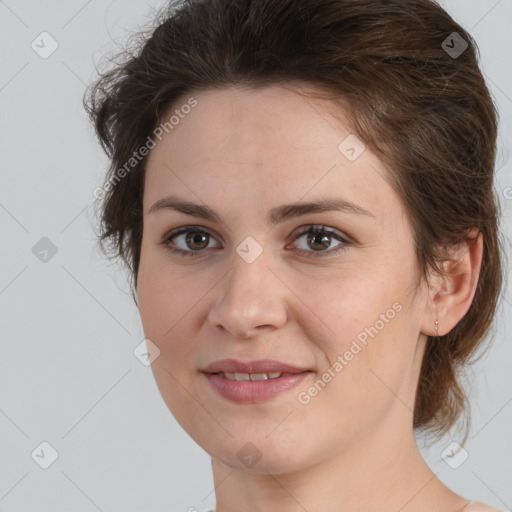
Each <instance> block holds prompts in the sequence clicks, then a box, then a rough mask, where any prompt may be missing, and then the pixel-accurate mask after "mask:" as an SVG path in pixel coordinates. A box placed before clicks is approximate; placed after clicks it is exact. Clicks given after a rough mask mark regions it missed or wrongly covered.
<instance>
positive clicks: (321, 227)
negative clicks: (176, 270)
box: [159, 224, 354, 258]
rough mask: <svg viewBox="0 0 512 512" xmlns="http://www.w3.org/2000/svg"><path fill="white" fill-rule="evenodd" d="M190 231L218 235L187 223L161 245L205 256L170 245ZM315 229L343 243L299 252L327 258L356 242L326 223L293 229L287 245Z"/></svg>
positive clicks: (173, 232) (193, 254)
mask: <svg viewBox="0 0 512 512" xmlns="http://www.w3.org/2000/svg"><path fill="white" fill-rule="evenodd" d="M190 231H197V232H202V233H206V234H207V235H208V236H210V238H213V239H215V237H217V236H218V235H217V234H216V233H215V231H214V230H212V229H210V228H206V227H204V226H196V225H186V226H181V227H178V228H176V229H173V230H171V231H169V232H167V233H166V234H165V235H164V236H163V239H162V241H161V242H159V243H160V244H161V245H163V246H164V247H165V248H166V249H168V250H169V251H171V252H172V253H175V254H181V255H187V256H191V257H201V256H203V255H204V254H205V253H206V252H207V251H206V249H202V250H198V251H192V250H184V249H180V248H175V247H170V243H171V239H172V238H175V237H176V236H179V235H182V234H185V233H188V232H190ZM212 231H213V233H215V235H212ZM314 231H318V232H321V233H325V234H327V235H330V236H332V237H333V238H334V239H336V240H338V241H339V242H340V243H341V245H340V246H336V247H335V248H333V249H328V250H325V251H307V250H304V249H299V250H298V251H299V253H301V254H303V253H306V254H309V255H310V256H312V257H314V258H316V257H325V258H327V257H329V256H333V255H337V254H338V253H340V252H343V251H344V250H346V248H347V247H348V246H351V245H353V244H354V242H353V240H352V237H350V236H349V235H347V234H346V233H344V232H343V231H340V230H338V229H336V228H332V227H330V226H327V225H326V224H304V225H302V226H299V227H298V228H296V229H295V230H294V231H293V233H292V234H291V235H290V236H289V237H288V238H290V237H292V240H291V242H290V243H288V244H287V245H286V247H288V246H290V245H291V244H293V243H294V242H296V241H297V240H298V239H299V238H301V237H302V236H303V235H305V234H307V233H311V232H314ZM219 238H221V239H222V237H219Z"/></svg>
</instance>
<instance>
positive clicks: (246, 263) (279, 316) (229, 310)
mask: <svg viewBox="0 0 512 512" xmlns="http://www.w3.org/2000/svg"><path fill="white" fill-rule="evenodd" d="M243 249H247V247H244V244H243V243H242V244H240V246H239V247H238V248H237V253H234V254H233V263H232V267H231V270H230V272H228V274H227V276H226V278H225V279H224V280H223V284H222V285H221V287H220V288H219V290H220V292H219V295H218V297H217V299H216V301H215V303H214V305H213V306H212V308H211V310H210V314H209V320H210V323H211V325H212V326H213V327H215V328H219V327H222V328H224V329H225V330H227V331H229V332H231V333H232V334H233V335H234V336H236V337H239V338H246V337H249V336H250V335H251V334H252V333H253V331H254V330H255V329H257V328H258V327H262V326H266V327H268V326H271V327H274V328H278V327H280V326H282V325H283V324H284V323H285V322H286V306H285V303H284V296H283V289H282V286H283V284H282V283H281V282H280V281H279V279H277V278H276V276H275V275H274V273H273V272H272V271H271V270H270V268H269V266H270V262H269V261H268V258H266V257H265V254H264V253H262V254H260V255H259V256H258V257H257V258H256V259H254V260H252V261H251V258H247V257H246V254H247V253H244V252H243ZM240 252H241V254H242V255H240V254H239V253H240Z"/></svg>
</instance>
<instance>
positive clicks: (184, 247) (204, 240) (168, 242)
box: [161, 227, 214, 257]
mask: <svg viewBox="0 0 512 512" xmlns="http://www.w3.org/2000/svg"><path fill="white" fill-rule="evenodd" d="M212 240H214V238H213V237H212V236H211V235H210V233H208V232H207V231H205V230H204V229H199V228H193V227H188V228H181V229H179V230H175V231H171V232H170V233H168V234H167V235H166V236H165V238H164V239H163V240H162V242H161V244H162V245H164V246H165V247H166V248H167V249H168V250H169V251H171V252H173V253H175V254H182V255H186V256H192V257H194V256H202V255H203V254H206V251H205V250H204V249H207V248H208V246H209V244H210V242H211V241H212Z"/></svg>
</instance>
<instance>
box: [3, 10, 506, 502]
mask: <svg viewBox="0 0 512 512" xmlns="http://www.w3.org/2000/svg"><path fill="white" fill-rule="evenodd" d="M162 5H163V3H162V2H161V1H156V0H151V1H149V0H139V1H135V0H112V1H102V0H89V1H86V0H69V1H66V2H64V1H61V2H57V1H47V2H36V1H35V0H31V1H28V0H18V1H15V0H5V1H3V0H0V37H1V48H2V53H1V59H2V60H1V62H2V65H1V67H0V108H1V116H0V147H1V152H0V155H1V157H2V159H1V164H0V165H1V171H0V233H1V250H0V261H1V265H0V330H1V344H2V345H1V348H2V350H1V357H0V512H6V511H10V512H14V511H24V512H31V511H33V512H35V511H37V512H50V511H51V512H63V511H69V510H73V511H77V512H78V511H83V512H93V511H97V510H99V511H103V512H121V511H122V512H134V511H142V510H143V511H145V512H150V511H154V512H160V511H168V512H175V511H182V512H185V511H187V510H188V509H189V507H195V508H196V509H198V510H199V511H204V510H206V509H207V508H208V507H210V506H214V504H215V496H214V492H213V479H212V475H211V466H210V458H209V456H208V455H207V454H206V453H205V452H204V451H203V450H202V449H201V448H200V447H199V446H198V445H197V444H196V443H195V442H194V441H192V440H191V439H190V438H189V436H188V435H187V434H186V433H185V432H184V431H183V430H182V429H181V427H180V426H179V425H178V424H177V422H176V421H175V420H174V418H173V417H172V415H171V414H170V412H169V410H168V409H167V407H166V405H165V403H164V402H163V400H162V398H161V396H160V394H159V391H158V389H157V387H156V384H155V382H154V379H153V375H152V372H151V368H150V367H148V366H144V365H143V364H142V363H141V361H140V360H139V359H138V358H137V357H136V355H135V354H134V351H135V352H136V351H137V347H139V349H140V344H141V342H142V340H143V338H144V336H143V331H142V326H141V323H140V319H139V315H138V311H137V308H136V306H135V304H134V302H133V300H132V298H131V296H130V292H129V286H128V283H127V277H126V274H125V273H124V272H123V271H122V269H121V268H119V267H118V266H115V265H112V264H111V263H109V262H108V261H106V260H105V259H104V258H103V257H102V256H101V254H100V253H99V251H98V250H97V245H96V241H95V235H94V230H93V224H94V222H95V216H94V207H93V204H94V197H93V190H94V188H95V187H97V186H100V185H101V184H102V179H103V176H104V173H105V171H106V169H107V164H108V162H107V159H106V157H105V156H104V154H103V153H102V151H101V149H100V147H99V144H98V143H97V142H96V140H95V137H94V135H93V131H92V128H91V126H90V125H89V124H88V120H87V118H86V115H85V112H84V110H83V107H82V96H83V93H84V90H85V87H86V86H87V85H88V84H89V83H91V82H92V81H93V80H94V79H95V77H96V74H95V63H96V64H98V63H99V62H100V61H101V60H102V58H103V57H104V56H105V54H107V53H108V52H110V51H112V50H115V49H116V46H117V45H119V44H121V45H123V44H125V43H126V41H127V39H128V37H129V36H130V34H132V33H133V32H136V31H138V30H139V29H141V28H144V27H147V26H148V23H150V21H151V19H152V17H153V15H154V13H155V12H156V11H157V10H158V9H159V8H160V7H161V6H162ZM443 5H444V6H445V8H446V9H447V10H448V11H449V12H450V13H451V14H452V16H454V18H455V19H456V20H457V21H458V22H460V23H461V24H462V25H463V26H464V27H465V28H466V29H468V30H469V31H470V33H471V34H472V35H473V36H474V37H475V39H476V40H477V43H478V45H479V47H480V51H481V57H482V67H483V71H484V73H485V75H486V77H487V79H488V83H489V86H490V88H491V90H492V94H493V96H494V99H495V102H496V104H497V106H498V109H499V111H500V116H501V121H500V123H501V124H500V139H499V154H498V161H497V168H498V169H499V171H498V173H497V182H496V189H497V191H498V194H499V197H500V198H501V201H502V209H503V233H504V239H505V240H506V241H507V244H508V239H509V232H510V228H511V222H510V213H511V209H512V200H511V199H512V188H508V187H512V166H511V162H510V160H509V152H510V147H511V144H510V141H511V139H512V71H511V64H512V54H511V52H512V50H511V49H512V35H511V34H512V31H511V23H512V0H500V1H496V0H492V1H487V0H451V1H446V2H444V3H443ZM404 8H407V1H406V0H404ZM43 32H46V34H42V35H41V33H43ZM41 39H42V40H43V41H44V42H43V43H41ZM52 45H53V46H52ZM55 45H58V46H57V47H56V49H55V51H53V53H51V55H46V54H45V52H47V53H50V52H51V51H52V50H53V47H54V46H55ZM507 247H508V245H507ZM507 252H509V251H508V248H507ZM507 275H508V270H507ZM511 313H512V309H511V302H510V292H509V291H508V290H507V292H506V294H505V296H504V301H503V303H502V307H501V309H500V311H499V314H498V316H497V319H496V338H495V341H494V344H493V347H492V350H491V351H489V353H488V354H487V355H486V356H485V357H484V358H483V359H482V360H481V361H480V362H479V363H478V364H477V365H475V367H474V369H473V371H472V374H471V375H472V377H471V382H472V384H471V390H472V391H471V403H472V430H471V433H470V436H469V439H468V441H467V443H466V445H465V447H464V448H465V450H466V451H467V459H466V460H465V461H464V462H463V463H462V464H461V465H460V466H459V467H457V468H452V467H450V465H448V464H447V463H446V462H445V460H444V459H443V457H442V453H443V452H444V450H446V449H447V448H448V447H449V446H450V445H451V444H452V443H453V442H457V441H458V440H460V435H459V434H457V433H451V434H450V435H447V436H446V437H445V438H443V439H441V440H440V441H438V442H436V443H434V444H430V445H427V444H426V443H425V441H424V440H423V439H419V440H418V442H419V444H420V446H421V449H422V452H423V453H424V455H425V457H426V459H427V462H428V463H429V465H430V466H431V467H432V469H433V471H434V472H435V473H436V474H437V475H438V476H439V478H441V479H442V480H443V481H444V482H445V483H446V484H447V485H448V486H450V487H451V488H453V489H454V490H455V491H456V492H458V493H460V494H462V495H463V496H466V497H468V498H471V499H480V500H483V501H486V502H488V503H489V504H492V505H494V506H496V507H498V508H500V509H502V510H510V509H511V507H512V485H511V484H512V432H511V431H512V428H511V427H512V378H511V374H512V357H511V356H512V345H511V343H510V336H511V333H512V322H511V317H512V315H511ZM44 466H47V467H46V468H45V467H44Z"/></svg>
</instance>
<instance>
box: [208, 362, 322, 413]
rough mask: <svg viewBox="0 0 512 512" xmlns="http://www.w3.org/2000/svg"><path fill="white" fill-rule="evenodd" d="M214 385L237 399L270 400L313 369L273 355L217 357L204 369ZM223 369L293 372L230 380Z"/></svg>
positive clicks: (244, 371) (247, 401)
mask: <svg viewBox="0 0 512 512" xmlns="http://www.w3.org/2000/svg"><path fill="white" fill-rule="evenodd" d="M202 372H203V374H204V376H205V377H206V379H207V380H208V382H209V383H210V385H211V386H212V388H213V389H214V390H215V391H216V392H217V393H218V394H219V395H221V396H222V397H223V398H226V399H227V400H231V401H233V402H237V403H255V402H263V401H265V400H270V399H271V398H274V397H276V396H277V395H279V394H280V393H284V392H285V391H288V390H289V389H292V388H293V387H295V386H297V385H298V384H299V383H300V382H302V381H303V380H304V379H305V378H307V377H308V376H309V375H311V374H312V373H313V372H312V370H309V369H308V368H300V367H298V366H293V365H290V364H287V363H282V362H280V361H275V360H272V359H261V360H258V361H246V362H244V361H238V360H236V359H222V360H220V361H215V362H213V363H211V364H209V365H208V366H206V367H205V368H204V369H203V370H202ZM222 372H229V373H268V372H281V373H287V374H292V375H281V376H280V377H277V378H274V379H266V380H258V381H251V380H242V381H237V380H230V379H227V378H226V377H225V376H224V375H219V373H222Z"/></svg>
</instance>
